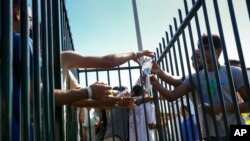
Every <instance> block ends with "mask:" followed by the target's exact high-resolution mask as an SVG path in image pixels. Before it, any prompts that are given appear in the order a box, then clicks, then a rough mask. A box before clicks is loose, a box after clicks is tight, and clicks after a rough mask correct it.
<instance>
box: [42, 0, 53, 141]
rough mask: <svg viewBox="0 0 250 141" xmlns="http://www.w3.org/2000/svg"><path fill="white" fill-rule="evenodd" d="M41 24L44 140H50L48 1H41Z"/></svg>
mask: <svg viewBox="0 0 250 141" xmlns="http://www.w3.org/2000/svg"><path fill="white" fill-rule="evenodd" d="M41 12H42V13H41V14H42V17H41V20H42V22H41V24H42V51H43V52H42V60H43V62H42V65H43V92H44V93H43V94H44V121H45V122H44V131H45V132H44V134H45V136H44V138H45V140H48V141H49V140H50V137H51V136H50V134H51V133H52V132H51V130H52V129H51V128H50V123H49V120H50V119H49V118H50V117H49V114H50V113H49V111H50V109H49V83H50V82H49V78H48V20H47V1H46V0H42V1H41Z"/></svg>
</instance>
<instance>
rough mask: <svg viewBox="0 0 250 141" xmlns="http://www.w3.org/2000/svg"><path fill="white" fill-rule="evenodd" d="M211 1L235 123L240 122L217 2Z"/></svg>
mask: <svg viewBox="0 0 250 141" xmlns="http://www.w3.org/2000/svg"><path fill="white" fill-rule="evenodd" d="M213 2H214V9H215V14H216V19H217V24H218V29H219V33H220V39H221V40H220V41H221V45H222V50H223V56H224V60H225V63H226V69H227V76H228V80H229V86H230V90H231V95H232V100H233V105H234V108H235V109H237V110H235V115H236V120H237V124H241V119H240V110H239V106H238V104H237V99H236V95H235V93H236V91H235V87H234V82H233V78H232V73H231V70H230V64H229V62H228V53H227V48H226V43H225V38H224V34H223V29H222V23H221V18H220V12H219V7H218V2H217V1H216V0H214V1H213Z"/></svg>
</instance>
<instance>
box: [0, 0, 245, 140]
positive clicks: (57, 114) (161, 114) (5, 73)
mask: <svg viewBox="0 0 250 141" xmlns="http://www.w3.org/2000/svg"><path fill="white" fill-rule="evenodd" d="M12 2H13V1H12V0H0V27H1V28H0V44H1V46H0V54H1V56H0V76H1V79H0V113H1V114H0V140H6V141H9V140H11V139H12V138H13V135H12V134H13V132H12V125H13V121H12V120H13V114H15V113H13V111H14V110H15V109H13V108H15V107H14V106H13V105H14V104H15V103H14V101H13V99H14V98H15V97H14V96H15V95H14V94H13V93H14V91H15V87H13V83H14V81H16V80H13V78H14V77H16V76H13V71H15V70H14V69H15V68H14V67H13V57H14V56H13V26H12V25H13V5H12ZM245 2H246V8H247V12H248V17H245V18H248V19H249V17H250V2H249V0H246V1H245ZM183 3H184V6H185V7H184V13H185V14H186V16H185V18H183V17H184V16H182V15H183V14H182V11H181V10H178V12H179V17H178V19H179V24H178V23H177V18H174V25H173V26H172V25H170V26H169V30H170V32H166V37H164V38H162V41H161V43H159V47H157V49H156V60H157V63H158V64H159V65H160V66H161V68H162V69H163V70H165V71H167V72H170V73H171V74H173V75H179V76H183V77H184V78H185V76H189V75H191V74H192V73H195V72H193V71H192V70H191V62H190V56H191V54H193V53H194V52H195V42H196V41H195V40H196V39H195V38H197V39H198V40H201V35H202V34H203V33H206V34H207V35H208V36H211V34H212V33H213V32H212V31H213V30H214V29H211V26H210V25H211V23H213V24H215V25H216V27H217V28H218V29H216V31H217V34H218V35H219V36H220V38H221V45H222V49H223V57H224V61H225V65H226V69H227V76H228V79H229V82H230V87H231V88H232V89H231V90H230V91H231V95H232V99H233V104H234V109H237V110H236V112H235V117H236V119H237V123H238V124H242V123H241V120H240V112H239V107H238V105H237V100H236V96H235V93H236V91H235V89H234V82H233V79H232V75H231V73H230V67H229V65H230V64H229V58H230V57H228V53H227V46H226V43H227V41H226V39H225V35H224V34H227V31H224V30H223V25H222V20H223V19H222V18H221V13H220V8H219V5H218V1H217V0H213V1H205V0H196V1H195V0H192V7H191V9H189V8H188V3H187V1H186V0H184V1H183ZM207 3H212V7H209V8H212V9H213V11H214V12H215V15H214V17H215V20H214V21H213V22H211V21H210V20H209V18H210V16H211V14H210V13H209V12H208V10H207V8H208V7H207ZM226 3H227V4H228V8H229V9H228V14H229V15H230V17H229V18H230V22H231V23H230V25H232V31H233V35H234V40H235V43H236V48H237V54H238V57H239V60H240V65H241V70H242V75H243V78H244V84H245V88H246V92H247V94H248V96H247V98H248V101H250V96H249V93H250V88H249V78H248V74H247V68H246V65H245V60H244V56H246V54H244V51H243V50H242V43H241V41H242V40H241V39H240V36H241V34H242V33H241V32H239V30H238V27H239V26H240V23H237V20H236V18H237V17H236V15H235V10H234V5H233V4H234V3H233V1H232V0H228V1H227V2H226ZM30 6H31V7H32V13H33V20H32V32H31V33H32V34H31V36H30V37H31V38H32V39H33V45H32V49H33V55H32V56H33V58H32V59H30V57H31V56H30V45H29V35H30V34H29V29H28V25H29V20H28V7H29V6H28V1H27V0H22V1H21V3H20V9H21V23H20V24H21V25H20V27H21V28H20V33H21V37H20V46H22V48H21V50H20V61H21V64H20V74H19V75H20V81H19V82H20V98H19V99H18V101H19V102H20V104H19V105H17V107H18V108H19V109H20V111H19V112H20V116H19V117H20V123H21V124H20V132H19V133H20V135H21V136H20V139H21V140H23V141H28V140H30V135H31V132H33V133H34V134H33V135H34V139H35V140H37V141H40V140H51V141H54V140H77V132H79V131H78V130H76V129H77V128H78V127H77V126H78V121H77V120H78V119H77V116H76V113H77V112H76V108H75V107H71V106H67V107H57V108H55V102H54V95H53V90H54V88H58V89H61V88H62V86H61V66H60V52H61V51H63V50H74V45H73V39H72V36H71V32H70V26H69V21H68V17H67V11H66V8H65V1H64V0H53V1H51V0H42V1H39V0H32V3H31V5H30ZM210 6H211V5H210ZM201 17H202V19H203V20H201V19H200V18H201ZM201 21H202V22H201ZM201 23H202V24H203V26H204V28H203V29H205V30H204V31H203V32H202V29H201V25H200V24H201ZM209 42H210V44H211V42H212V39H211V38H210V39H209ZM201 52H202V60H203V62H205V55H204V50H203V49H202V48H201ZM211 52H212V54H213V55H212V56H213V59H212V61H213V64H214V68H216V69H215V75H216V82H220V77H219V73H218V67H217V66H218V64H217V62H216V60H215V57H214V56H215V55H214V50H213V49H212V50H211ZM195 64H196V66H197V59H195ZM41 66H42V67H41ZM31 67H32V68H33V70H34V71H33V73H34V74H33V75H32V76H30V74H29V70H30V68H31ZM204 70H205V73H206V74H207V73H208V70H207V67H205V68H204ZM72 71H73V72H74V74H75V76H76V77H77V78H78V75H81V74H84V75H83V76H84V77H85V85H86V86H87V85H88V84H89V83H91V80H94V81H98V80H100V77H101V78H102V79H103V77H104V76H105V77H106V80H107V82H108V83H109V84H111V85H113V86H114V85H117V86H121V85H124V84H125V85H127V86H128V87H129V88H130V89H131V88H132V86H133V85H134V83H135V82H136V81H137V80H138V78H140V77H139V76H140V75H141V72H140V67H139V66H133V65H132V66H131V65H130V62H129V63H128V65H127V66H125V67H124V66H120V67H117V68H114V69H109V70H101V69H100V70H99V69H94V70H91V69H90V70H79V71H78V70H72ZM78 73H81V74H78ZM89 73H94V75H95V76H91V77H89V76H88V74H89ZM121 73H122V76H121ZM196 74H197V77H199V75H198V74H199V73H198V72H197V73H196ZM114 76H116V77H115V79H116V80H114ZM124 76H125V77H124ZM31 78H32V80H33V81H30V80H31ZM124 78H126V79H124ZM125 81H126V83H124V82H125ZM204 81H206V83H209V79H208V78H207V79H206V80H204ZM40 82H43V90H42V89H41V86H40ZM160 83H161V84H162V85H163V86H165V87H166V88H167V89H169V90H173V89H174V87H173V86H171V85H168V84H167V83H164V82H162V81H160ZM217 84H218V86H217V87H218V89H219V94H220V95H222V90H221V84H220V83H217ZM31 85H33V87H34V89H33V93H34V95H33V98H32V100H31V101H32V102H30V93H29V90H30V86H31ZM208 90H209V89H208ZM202 91H204V90H201V89H200V88H199V91H198V92H199V93H202ZM195 94H196V93H195V92H193V93H192V94H187V95H186V96H184V97H183V98H180V99H178V100H176V101H173V102H168V101H166V100H164V98H163V97H162V96H160V95H159V93H158V92H157V91H156V90H155V89H153V90H152V93H151V95H153V96H154V104H155V110H156V120H157V134H156V136H157V137H156V140H160V141H165V140H183V139H184V138H185V137H184V136H182V132H183V131H182V130H181V127H180V125H181V122H182V120H183V119H182V116H181V115H180V113H181V109H180V107H181V106H183V105H187V106H188V107H190V108H189V112H191V113H195V114H196V115H198V110H199V109H198V108H197V107H198V105H197V103H196V99H197V97H196V96H195ZM189 99H193V101H190V100H189ZM210 99H211V100H212V98H211V97H210ZM220 100H221V103H222V105H221V107H222V115H223V116H222V117H223V123H224V126H225V129H226V136H227V138H229V125H228V121H227V118H226V117H227V113H226V110H225V104H224V100H223V98H222V97H220ZM200 101H203V99H202V98H200ZM212 106H213V104H212ZM201 108H202V110H203V111H204V110H205V105H204V104H201ZM214 110H215V109H214V107H213V108H212V113H213V114H212V118H213V119H214V120H215V119H216V115H215V113H214ZM202 114H203V115H205V113H202ZM203 117H204V119H203V120H204V124H205V125H204V126H203V127H201V125H200V124H199V122H197V127H198V128H197V129H198V134H199V139H201V138H203V137H202V133H201V132H202V131H201V128H204V130H205V131H206V136H210V135H209V129H208V123H207V119H206V116H203ZM199 120H200V119H199V117H198V116H196V121H199ZM30 126H33V127H34V130H33V131H30V128H29V127H30ZM103 126H105V124H104V125H103ZM214 127H215V134H216V137H217V139H218V140H220V138H219V131H218V125H217V124H216V123H215V122H214ZM192 128H194V127H192ZM187 130H189V129H187V128H186V131H187ZM191 131H193V130H192V129H191ZM192 134H193V136H194V133H193V132H192ZM145 135H147V136H148V133H147V132H146V131H145ZM208 140H212V139H210V138H208Z"/></svg>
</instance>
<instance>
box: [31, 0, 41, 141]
mask: <svg viewBox="0 0 250 141" xmlns="http://www.w3.org/2000/svg"><path fill="white" fill-rule="evenodd" d="M32 11H33V12H32V13H33V23H32V25H33V29H32V34H33V50H34V84H33V85H34V93H33V95H34V102H33V105H34V106H33V111H34V113H33V114H34V127H35V129H34V136H35V137H34V138H35V140H36V141H41V140H42V130H41V129H42V127H41V125H42V118H41V88H40V86H41V85H40V82H41V70H40V69H41V64H40V63H41V62H40V61H41V60H40V59H41V58H40V24H39V11H40V10H39V4H38V0H34V1H33V2H32Z"/></svg>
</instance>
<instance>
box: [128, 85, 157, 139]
mask: <svg viewBox="0 0 250 141" xmlns="http://www.w3.org/2000/svg"><path fill="white" fill-rule="evenodd" d="M132 92H133V97H142V95H143V94H144V92H145V91H144V90H143V88H142V87H141V86H139V85H135V86H134V87H133V89H132ZM145 93H146V92H145ZM144 95H145V97H147V95H146V94H144ZM142 102H143V101H142ZM142 102H140V103H138V104H139V105H137V107H136V108H135V112H133V110H130V111H129V141H137V139H136V134H137V137H138V141H154V140H156V139H155V135H154V132H153V131H152V130H153V129H155V128H156V119H155V109H154V106H153V105H152V104H151V103H150V102H148V101H145V102H146V103H145V108H146V109H144V104H143V103H142ZM145 112H146V113H145ZM134 113H135V121H134ZM145 116H146V117H145ZM146 119H147V121H146ZM135 122H136V123H135ZM146 122H147V124H146ZM135 124H136V127H135ZM147 132H148V133H147ZM147 134H148V135H149V136H148V137H149V138H148V137H147Z"/></svg>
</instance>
